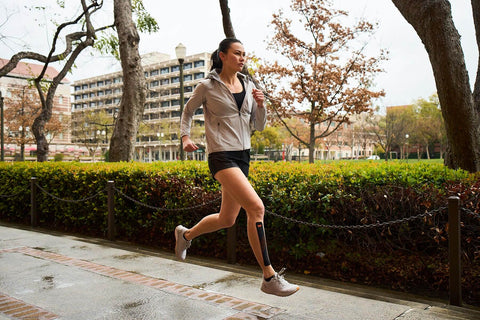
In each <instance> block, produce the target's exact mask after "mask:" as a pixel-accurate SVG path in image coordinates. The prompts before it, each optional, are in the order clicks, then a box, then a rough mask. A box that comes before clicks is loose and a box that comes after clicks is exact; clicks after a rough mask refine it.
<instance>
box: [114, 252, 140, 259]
mask: <svg viewBox="0 0 480 320" xmlns="http://www.w3.org/2000/svg"><path fill="white" fill-rule="evenodd" d="M140 257H144V255H143V254H140V253H134V254H124V255H121V256H114V257H113V258H114V259H118V260H130V259H131V260H134V259H136V258H140Z"/></svg>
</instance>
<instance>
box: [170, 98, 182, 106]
mask: <svg viewBox="0 0 480 320" xmlns="http://www.w3.org/2000/svg"><path fill="white" fill-rule="evenodd" d="M171 105H172V106H179V105H180V100H178V99H174V100H172V103H171Z"/></svg>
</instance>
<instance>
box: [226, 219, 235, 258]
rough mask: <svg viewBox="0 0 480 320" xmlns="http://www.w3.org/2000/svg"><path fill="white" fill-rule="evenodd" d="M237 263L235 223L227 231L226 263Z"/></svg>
mask: <svg viewBox="0 0 480 320" xmlns="http://www.w3.org/2000/svg"><path fill="white" fill-rule="evenodd" d="M236 262H237V223H235V224H234V225H233V226H231V227H230V228H228V229H227V263H230V264H235V263H236Z"/></svg>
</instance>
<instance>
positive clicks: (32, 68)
mask: <svg viewBox="0 0 480 320" xmlns="http://www.w3.org/2000/svg"><path fill="white" fill-rule="evenodd" d="M8 61H9V60H6V59H1V58H0V68H1V67H3V66H4V65H5V64H7V63H8ZM43 67H44V66H43V65H41V64H35V63H27V62H19V63H18V64H17V66H16V67H15V69H13V70H12V71H11V72H10V73H9V74H7V75H6V76H3V77H1V78H0V91H1V92H2V96H3V97H4V98H5V99H4V102H5V109H7V108H8V107H9V106H8V103H7V102H6V101H7V100H8V99H17V97H15V96H14V92H15V91H17V92H18V91H19V90H25V88H28V87H30V86H31V85H32V82H31V80H33V79H34V78H36V77H37V76H38V75H39V74H40V73H41V71H42V70H43ZM57 75H58V71H57V70H56V69H55V68H53V67H48V68H47V70H46V72H45V80H46V81H51V80H52V79H53V78H54V77H56V76H57ZM35 90H36V89H35ZM18 99H21V97H18ZM52 112H53V114H54V115H56V116H58V118H59V120H60V121H61V122H63V123H65V124H66V127H67V129H66V130H65V131H64V132H63V133H60V134H58V135H55V136H54V137H53V138H52V140H51V142H50V147H49V150H50V153H49V154H50V155H52V154H55V153H62V152H64V151H66V150H67V149H69V148H72V146H71V138H70V130H69V129H68V126H69V123H70V117H71V113H70V86H69V81H68V79H66V78H64V79H63V80H62V81H61V83H60V85H59V86H58V88H57V90H56V92H55V97H54V102H53V109H52ZM32 123H33V119H32ZM27 129H28V130H30V128H27ZM5 131H6V133H5V134H6V135H7V136H8V135H9V134H10V135H11V134H16V133H15V132H9V131H8V122H5ZM47 138H49V137H48V136H47ZM25 150H26V155H27V156H28V155H29V153H30V155H31V156H34V155H35V151H36V145H35V144H34V143H33V144H31V145H27V146H25ZM5 151H6V153H5V154H6V155H7V156H8V155H14V154H16V153H18V152H19V146H17V145H15V144H13V143H7V144H6V145H5Z"/></svg>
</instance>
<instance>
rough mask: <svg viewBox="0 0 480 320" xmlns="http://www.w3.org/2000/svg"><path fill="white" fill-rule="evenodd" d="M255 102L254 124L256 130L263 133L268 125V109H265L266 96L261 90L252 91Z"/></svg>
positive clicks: (253, 111) (253, 109)
mask: <svg viewBox="0 0 480 320" xmlns="http://www.w3.org/2000/svg"><path fill="white" fill-rule="evenodd" d="M252 95H253V100H254V101H255V103H254V104H253V107H252V122H253V126H254V128H255V130H258V131H262V130H263V129H265V126H266V124H267V108H266V107H265V96H264V95H263V92H262V91H261V90H258V89H255V88H253V89H252Z"/></svg>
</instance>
